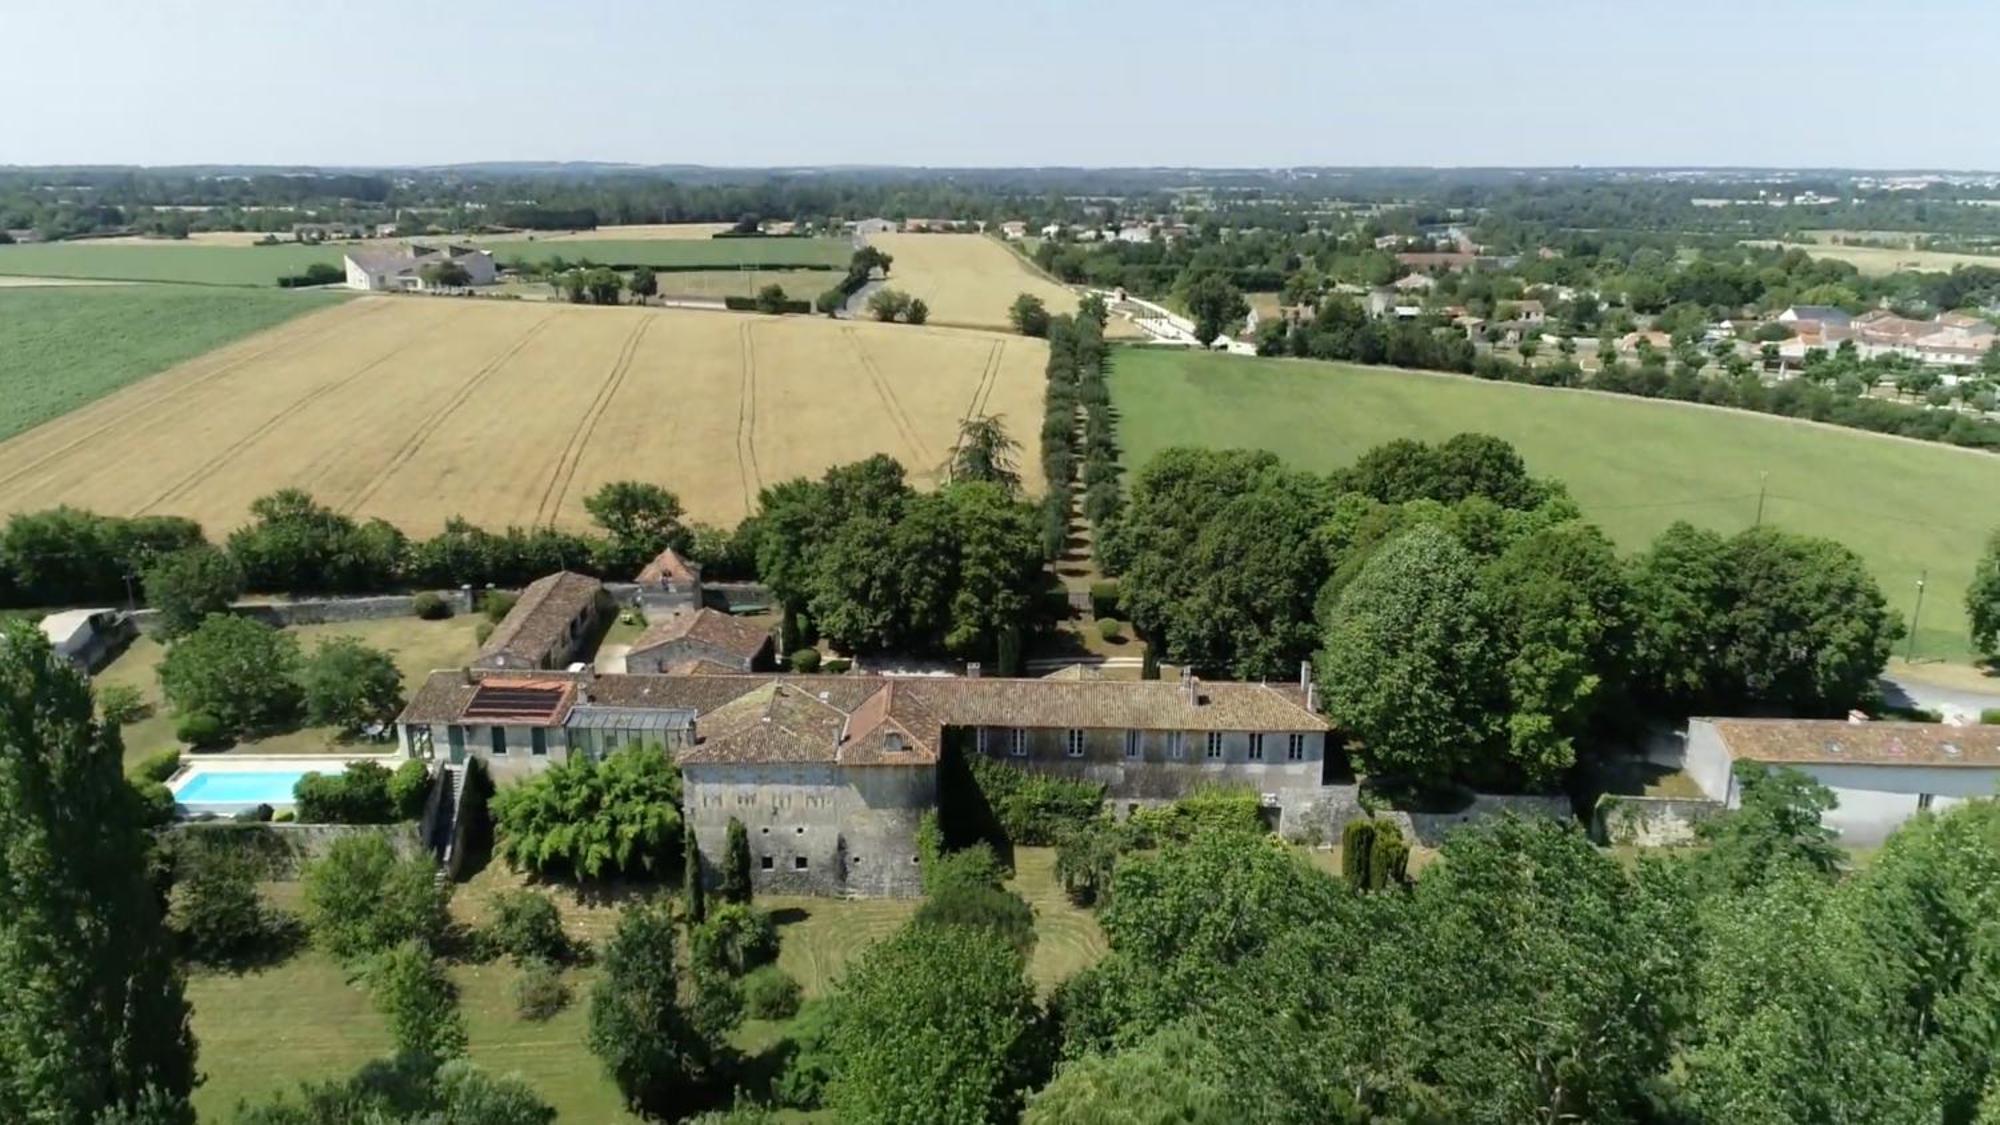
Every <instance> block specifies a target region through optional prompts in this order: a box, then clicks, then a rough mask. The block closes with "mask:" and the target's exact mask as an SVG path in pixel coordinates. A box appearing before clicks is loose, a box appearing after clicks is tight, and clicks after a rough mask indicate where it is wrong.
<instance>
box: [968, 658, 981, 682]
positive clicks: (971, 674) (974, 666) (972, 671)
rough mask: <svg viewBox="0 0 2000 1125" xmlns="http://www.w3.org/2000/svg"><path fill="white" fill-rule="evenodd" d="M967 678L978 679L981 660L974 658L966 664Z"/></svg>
mask: <svg viewBox="0 0 2000 1125" xmlns="http://www.w3.org/2000/svg"><path fill="white" fill-rule="evenodd" d="M965 678H966V679H968V680H976V679H978V678H979V661H977V660H974V661H971V662H969V663H968V664H966V666H965Z"/></svg>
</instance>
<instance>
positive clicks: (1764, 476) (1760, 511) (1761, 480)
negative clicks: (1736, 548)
mask: <svg viewBox="0 0 2000 1125" xmlns="http://www.w3.org/2000/svg"><path fill="white" fill-rule="evenodd" d="M1770 479H1771V474H1770V473H1769V472H1760V473H1758V474H1757V522H1756V523H1754V524H1752V525H1751V526H1752V527H1763V526H1764V485H1765V482H1767V481H1769V480H1770Z"/></svg>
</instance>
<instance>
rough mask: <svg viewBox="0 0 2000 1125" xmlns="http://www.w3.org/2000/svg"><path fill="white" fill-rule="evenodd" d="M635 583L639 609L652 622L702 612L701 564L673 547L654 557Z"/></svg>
mask: <svg viewBox="0 0 2000 1125" xmlns="http://www.w3.org/2000/svg"><path fill="white" fill-rule="evenodd" d="M632 583H633V585H634V586H636V587H637V588H638V590H637V594H638V598H639V609H640V611H641V612H643V613H644V614H646V616H647V617H649V618H650V617H652V616H653V615H654V614H656V613H671V612H673V611H675V610H681V609H700V608H701V604H702V586H701V564H700V563H698V562H696V561H694V560H693V559H690V558H688V557H686V556H685V555H683V554H681V553H680V552H679V551H676V550H674V549H673V548H672V547H668V548H667V549H666V550H664V551H661V552H660V553H659V554H657V555H655V556H653V559H652V561H651V562H648V563H647V564H646V565H645V566H644V567H642V568H641V569H640V571H639V574H638V576H637V577H636V578H634V579H633V580H632Z"/></svg>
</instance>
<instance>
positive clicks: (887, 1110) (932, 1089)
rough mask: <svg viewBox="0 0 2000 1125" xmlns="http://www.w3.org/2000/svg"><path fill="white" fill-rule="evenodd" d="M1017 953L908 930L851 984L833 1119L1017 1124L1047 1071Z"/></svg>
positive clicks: (945, 930)
mask: <svg viewBox="0 0 2000 1125" xmlns="http://www.w3.org/2000/svg"><path fill="white" fill-rule="evenodd" d="M1023 969H1024V964H1023V962H1022V959H1021V955H1020V954H1019V953H1018V952H1016V950H1015V949H1014V947H1013V946H1012V945H1010V944H1008V942H1007V940H1006V939H1005V938H1004V937H1002V936H1001V935H1000V934H998V933H996V932H994V931H992V930H989V929H986V928H983V927H965V926H930V925H924V924H921V923H917V924H912V925H909V926H905V927H904V928H903V929H902V930H901V931H899V932H898V933H897V934H896V935H895V936H894V937H891V938H889V939H888V940H886V941H883V942H881V943H880V944H877V945H875V946H873V947H871V948H870V949H869V950H868V951H867V952H866V953H864V954H863V955H862V958H861V963H860V964H859V965H858V966H857V967H856V968H855V969H854V970H853V971H852V972H851V973H850V974H849V976H848V978H847V979H846V981H845V982H844V983H843V985H842V987H841V990H840V995H839V1001H838V1003H839V1005H840V1018H839V1020H838V1022H837V1023H836V1025H835V1028H834V1031H833V1036H832V1040H833V1041H832V1045H831V1048H832V1054H833V1057H834V1059H835V1063H834V1070H833V1075H832V1081H831V1083H830V1084H829V1087H828V1089H827V1091H826V1099H827V1103H828V1104H829V1106H830V1107H831V1108H832V1109H833V1111H834V1115H835V1117H836V1119H838V1120H840V1121H844V1122H854V1123H856V1125H870V1123H884V1125H886V1123H889V1122H904V1121H935V1122H941V1123H942V1122H959V1123H964V1125H974V1123H977V1122H984V1121H1002V1120H1011V1119H1012V1117H1013V1116H1014V1115H1015V1114H1016V1113H1018V1112H1019V1108H1020V1104H1021V1095H1022V1093H1023V1092H1024V1091H1025V1089H1026V1088H1027V1087H1028V1086H1029V1085H1030V1084H1031V1083H1032V1082H1033V1081H1034V1080H1035V1078H1036V1077H1037V1075H1038V1074H1039V1073H1040V1072H1041V1069H1042V1065H1043V1064H1042V1060H1043V1057H1044V1052H1045V1046H1046V1045H1045V1044H1044V1042H1043V1041H1042V1039H1041V1035H1040V1023H1041V1021H1040V1019H1039V1013H1038V1012H1037V1010H1036V1007H1035V997H1034V989H1033V987H1032V986H1030V985H1029V983H1028V980H1027V976H1026V974H1025V973H1024V971H1023Z"/></svg>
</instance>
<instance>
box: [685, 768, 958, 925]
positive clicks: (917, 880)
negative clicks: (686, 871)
mask: <svg viewBox="0 0 2000 1125" xmlns="http://www.w3.org/2000/svg"><path fill="white" fill-rule="evenodd" d="M681 775H682V779H683V781H684V785H683V790H682V802H681V803H682V807H683V812H684V814H685V815H686V817H687V818H688V821H689V823H691V824H692V825H693V826H694V831H695V839H696V841H697V843H698V844H699V846H700V848H701V853H702V866H703V870H704V872H705V874H706V877H707V878H708V879H709V880H710V881H711V882H712V881H713V880H715V879H716V878H718V877H719V872H720V867H721V864H722V861H723V855H724V853H725V850H726V849H727V847H728V840H729V821H730V820H731V819H735V820H739V821H741V822H742V823H743V827H744V829H745V830H746V831H747V832H748V834H749V840H750V880H751V885H752V887H754V888H755V889H756V891H757V892H758V893H760V894H767V893H768V894H807V895H841V894H855V895H862V896H867V897H909V896H914V895H917V894H920V893H922V878H921V873H920V872H919V871H918V868H917V863H916V856H917V845H916V828H917V822H918V821H919V820H920V819H922V817H923V814H924V813H926V812H929V811H930V810H932V809H933V808H935V807H936V805H937V770H936V768H935V767H933V766H855V767H842V766H838V765H834V764H832V763H821V762H813V763H800V764H795V765H784V764H730V765H722V764H717V763H700V762H694V763H689V764H687V765H685V766H683V767H682V771H681Z"/></svg>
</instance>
